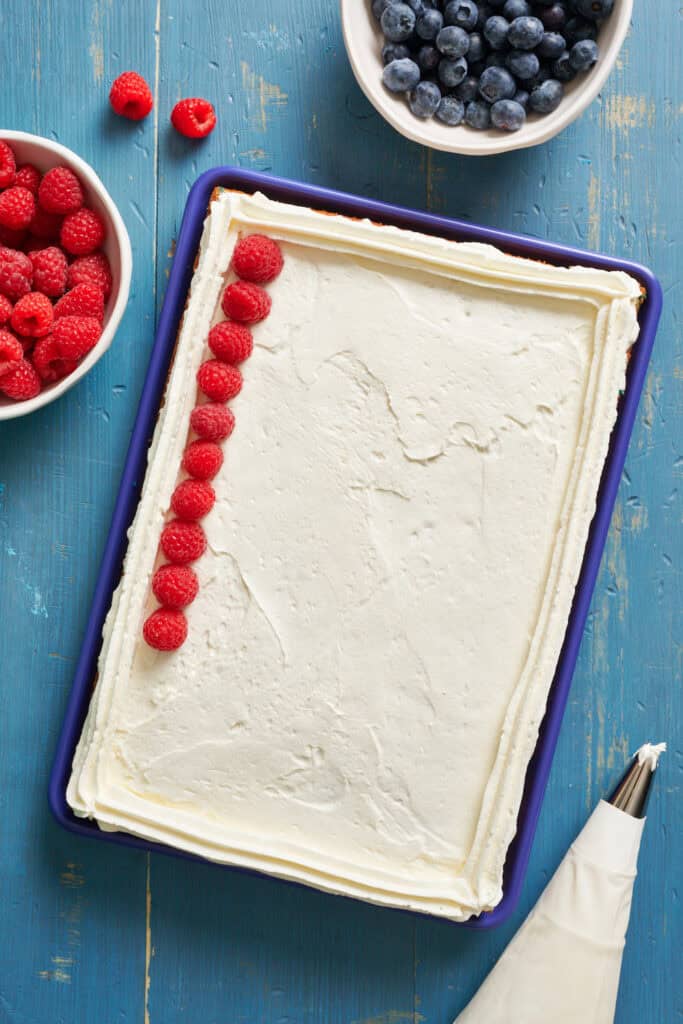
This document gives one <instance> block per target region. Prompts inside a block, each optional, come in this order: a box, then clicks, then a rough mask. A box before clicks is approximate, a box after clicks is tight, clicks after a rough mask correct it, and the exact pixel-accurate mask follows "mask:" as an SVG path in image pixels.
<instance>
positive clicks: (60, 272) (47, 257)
mask: <svg viewBox="0 0 683 1024" xmlns="http://www.w3.org/2000/svg"><path fill="white" fill-rule="evenodd" d="M29 259H30V260H31V263H32V264H33V287H34V288H35V290H36V291H37V292H42V293H43V295H49V296H50V297H51V298H53V299H54V298H56V297H57V296H59V295H63V294H64V289H65V288H66V272H67V270H68V264H67V262H66V256H65V255H64V253H63V252H62V250H61V249H58V248H57V246H56V245H49V246H48V247H47V248H46V249H38V250H36V251H33V252H30V253H29ZM62 315H63V314H62Z"/></svg>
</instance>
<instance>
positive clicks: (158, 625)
mask: <svg viewBox="0 0 683 1024" xmlns="http://www.w3.org/2000/svg"><path fill="white" fill-rule="evenodd" d="M142 635H143V636H144V638H145V643H147V644H148V645H149V646H150V647H153V648H154V650H155V651H177V650H178V648H179V647H182V645H183V644H184V643H185V640H186V638H187V619H186V618H185V616H184V615H183V613H182V612H178V611H174V610H173V609H172V608H157V610H156V611H155V612H152V614H151V615H150V616H148V618H147V619H146V620H145V624H144V626H143V627H142Z"/></svg>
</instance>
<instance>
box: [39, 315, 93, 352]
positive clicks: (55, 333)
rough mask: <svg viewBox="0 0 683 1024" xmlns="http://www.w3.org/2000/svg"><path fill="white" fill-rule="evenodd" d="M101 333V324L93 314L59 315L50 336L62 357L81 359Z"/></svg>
mask: <svg viewBox="0 0 683 1024" xmlns="http://www.w3.org/2000/svg"><path fill="white" fill-rule="evenodd" d="M101 333H102V324H101V323H100V322H99V320H96V319H95V317H94V316H61V317H60V318H59V320H55V322H54V324H53V327H52V331H51V332H50V337H51V338H52V339H53V340H54V342H55V345H56V346H57V350H58V352H59V354H60V356H62V358H63V359H81V358H82V357H83V356H84V355H85V354H86V353H87V352H89V351H90V350H91V349H92V348H94V347H95V345H96V344H97V342H98V341H99V339H100V334H101Z"/></svg>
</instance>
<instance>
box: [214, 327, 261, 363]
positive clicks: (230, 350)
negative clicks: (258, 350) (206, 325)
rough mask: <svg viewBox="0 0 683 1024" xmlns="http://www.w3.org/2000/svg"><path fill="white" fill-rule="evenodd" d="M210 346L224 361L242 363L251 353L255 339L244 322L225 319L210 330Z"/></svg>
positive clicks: (218, 357) (217, 356)
mask: <svg viewBox="0 0 683 1024" xmlns="http://www.w3.org/2000/svg"><path fill="white" fill-rule="evenodd" d="M209 348H210V349H211V351H212V352H213V354H214V355H215V357H216V359H220V360H221V362H223V363H242V362H244V360H245V359H248V358H249V356H250V355H251V353H252V350H253V348H254V339H253V338H252V336H251V331H250V330H249V328H248V327H245V326H244V324H236V323H234V322H233V321H232V320H223V321H222V322H221V323H219V324H216V325H215V326H214V327H212V328H211V330H210V331H209Z"/></svg>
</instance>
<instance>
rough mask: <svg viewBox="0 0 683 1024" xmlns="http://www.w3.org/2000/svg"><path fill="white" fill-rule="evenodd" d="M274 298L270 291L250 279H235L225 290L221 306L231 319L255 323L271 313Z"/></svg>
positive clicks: (244, 322)
mask: <svg viewBox="0 0 683 1024" xmlns="http://www.w3.org/2000/svg"><path fill="white" fill-rule="evenodd" d="M271 305H272V300H271V298H270V295H269V294H268V292H266V291H264V290H263V288H259V286H258V285H257V284H251V282H250V281H234V282H233V283H232V284H229V285H228V287H227V288H226V289H225V291H224V292H223V299H222V301H221V307H222V309H223V312H224V313H225V315H226V316H227V317H229V318H230V319H231V320H237V321H239V322H240V323H243V324H255V323H258V322H259V320H264V319H265V318H266V317H267V316H268V314H269V313H270V307H271Z"/></svg>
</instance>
